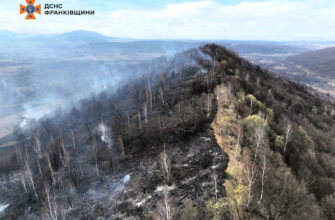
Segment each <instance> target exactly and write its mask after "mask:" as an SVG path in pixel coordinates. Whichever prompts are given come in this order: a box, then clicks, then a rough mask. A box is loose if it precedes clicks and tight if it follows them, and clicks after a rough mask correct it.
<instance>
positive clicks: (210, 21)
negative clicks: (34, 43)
mask: <svg viewBox="0 0 335 220" xmlns="http://www.w3.org/2000/svg"><path fill="white" fill-rule="evenodd" d="M20 3H21V4H24V5H25V0H18V1H13V0H2V1H1V3H0V12H1V13H0V19H1V21H2V22H1V23H0V29H1V30H7V31H13V32H20V33H33V34H46V33H61V32H66V31H72V30H78V29H83V30H90V31H97V32H100V33H102V34H105V35H108V36H115V37H130V38H140V39H144V38H146V39H239V40H335V0H269V1H265V0H208V1H207V0H205V1H190V0H188V1H185V0H58V1H57V0H51V1H50V0H36V3H35V4H42V7H43V4H45V3H62V4H63V9H64V10H67V9H68V10H71V9H75V10H84V9H88V10H95V12H96V15H94V16H47V15H44V14H42V15H35V16H36V17H37V19H36V20H25V19H24V18H25V15H19V4H20ZM42 10H43V12H44V9H43V8H42Z"/></svg>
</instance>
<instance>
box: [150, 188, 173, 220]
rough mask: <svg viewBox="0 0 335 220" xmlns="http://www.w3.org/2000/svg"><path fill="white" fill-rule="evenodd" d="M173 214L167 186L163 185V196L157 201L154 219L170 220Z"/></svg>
mask: <svg viewBox="0 0 335 220" xmlns="http://www.w3.org/2000/svg"><path fill="white" fill-rule="evenodd" d="M173 214H174V210H173V208H172V201H171V198H170V197H169V189H168V186H167V185H165V186H164V189H163V198H162V199H161V200H160V201H159V202H158V204H157V207H156V211H155V214H154V219H156V220H171V219H172V217H173Z"/></svg>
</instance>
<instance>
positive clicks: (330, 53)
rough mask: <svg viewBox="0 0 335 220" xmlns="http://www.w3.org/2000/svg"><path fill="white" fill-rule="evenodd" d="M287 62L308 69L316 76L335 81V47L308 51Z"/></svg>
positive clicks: (290, 58) (289, 58)
mask: <svg viewBox="0 0 335 220" xmlns="http://www.w3.org/2000/svg"><path fill="white" fill-rule="evenodd" d="M287 60H288V61H289V62H291V63H293V64H295V65H300V66H302V67H303V68H306V69H308V70H309V71H310V72H311V74H312V75H314V76H319V77H324V78H328V79H335V47H330V48H326V49H321V50H313V51H308V52H305V53H302V54H298V55H295V56H291V57H288V58H287Z"/></svg>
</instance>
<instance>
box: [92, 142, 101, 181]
mask: <svg viewBox="0 0 335 220" xmlns="http://www.w3.org/2000/svg"><path fill="white" fill-rule="evenodd" d="M95 145H96V141H95V138H93V141H92V150H93V154H94V160H95V170H96V172H97V175H98V176H100V174H99V167H98V157H97V151H96V149H95V147H96V146H95Z"/></svg>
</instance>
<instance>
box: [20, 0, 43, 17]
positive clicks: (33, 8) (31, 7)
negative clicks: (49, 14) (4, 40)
mask: <svg viewBox="0 0 335 220" xmlns="http://www.w3.org/2000/svg"><path fill="white" fill-rule="evenodd" d="M35 1H36V0H26V2H27V6H24V5H21V4H20V14H23V13H25V12H27V16H26V19H36V18H35V15H34V13H35V12H36V13H38V14H41V5H40V4H39V5H37V6H34V3H35Z"/></svg>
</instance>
